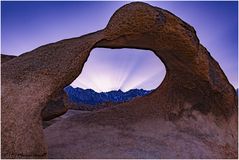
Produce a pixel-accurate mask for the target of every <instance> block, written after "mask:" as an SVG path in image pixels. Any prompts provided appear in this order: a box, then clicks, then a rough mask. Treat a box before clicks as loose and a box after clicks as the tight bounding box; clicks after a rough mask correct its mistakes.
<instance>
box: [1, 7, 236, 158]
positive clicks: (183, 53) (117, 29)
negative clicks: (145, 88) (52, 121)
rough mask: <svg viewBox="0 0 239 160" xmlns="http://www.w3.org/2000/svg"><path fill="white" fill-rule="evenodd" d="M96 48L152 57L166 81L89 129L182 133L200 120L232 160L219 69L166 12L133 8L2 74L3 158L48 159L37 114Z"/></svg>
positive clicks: (232, 99) (229, 118)
mask: <svg viewBox="0 0 239 160" xmlns="http://www.w3.org/2000/svg"><path fill="white" fill-rule="evenodd" d="M95 47H106V48H138V49H149V50H152V51H153V52H154V53H155V54H156V55H157V56H158V57H159V58H160V59H161V60H162V62H163V63H164V64H165V66H166V71H167V73H166V77H165V79H164V81H163V82H162V84H161V86H160V87H159V88H158V89H157V90H156V91H155V92H154V93H152V94H151V95H150V96H146V97H144V98H142V99H137V100H135V101H132V102H130V103H128V104H124V105H123V106H118V107H116V108H115V109H111V110H106V111H103V112H100V113H98V114H95V115H94V118H92V119H91V121H93V120H97V118H102V117H111V118H112V116H113V115H115V117H116V118H117V117H120V116H121V118H122V117H123V119H124V120H123V121H125V123H134V122H135V121H137V120H144V119H152V120H156V119H159V118H161V119H162V117H163V120H164V121H179V120H180V119H184V120H185V119H186V120H188V124H187V127H188V128H191V129H195V128H194V127H195V124H196V125H197V127H200V124H199V123H201V122H199V121H198V122H197V121H194V122H191V119H190V117H192V116H194V118H196V119H197V116H204V117H206V118H207V119H206V121H207V122H208V123H207V124H205V125H206V127H205V128H207V127H209V126H210V125H214V124H216V125H217V126H218V128H219V129H218V130H220V131H218V132H220V135H218V136H216V138H212V139H209V140H208V141H212V142H213V143H215V144H216V143H217V142H216V141H217V138H218V139H221V138H222V137H223V138H224V140H223V142H220V146H224V145H227V146H228V147H229V149H228V150H229V151H230V153H232V154H230V155H228V154H224V153H223V154H222V155H221V158H223V157H224V158H225V157H228V156H229V157H235V156H237V154H236V153H237V96H236V92H235V90H234V88H233V87H232V85H231V84H230V83H229V82H228V80H227V78H226V76H225V74H224V73H223V71H222V69H221V68H220V66H219V64H218V63H217V62H216V61H215V60H214V59H213V58H212V57H211V56H210V54H209V52H208V51H207V50H206V49H205V48H204V47H203V46H202V45H201V44H200V42H199V40H198V38H197V36H196V32H195V30H194V29H193V27H191V26H190V25H188V24H187V23H185V22H183V21H182V20H181V19H179V18H178V17H176V16H175V15H173V14H172V13H170V12H168V11H166V10H163V9H160V8H156V7H153V6H150V5H148V4H146V3H139V2H135V3H130V4H127V5H125V6H123V7H121V8H120V9H118V10H117V11H116V12H115V13H114V14H113V16H112V17H111V19H110V21H109V23H108V25H107V26H106V28H104V29H103V30H100V31H97V32H94V33H91V34H87V35H84V36H81V37H78V38H72V39H67V40H62V41H59V42H56V43H52V44H47V45H44V46H41V47H39V48H37V49H34V50H33V51H31V52H27V53H24V54H22V55H20V56H19V57H16V58H14V59H12V60H11V61H8V62H6V63H4V64H3V65H2V66H1V69H2V74H1V75H2V90H1V91H2V97H1V98H2V107H1V110H2V112H1V116H2V157H3V158H36V157H38V158H44V157H46V156H47V149H46V145H45V142H44V136H43V129H42V126H41V110H42V109H43V107H44V104H45V103H46V102H47V101H48V99H50V98H51V97H52V96H54V95H55V94H57V93H58V92H59V91H61V90H62V89H63V88H64V87H65V86H67V85H68V84H70V83H71V82H72V81H73V80H74V79H75V78H76V77H77V76H78V75H79V74H80V72H81V69H82V67H83V65H84V63H85V61H86V60H87V57H88V56H89V53H90V51H91V50H92V49H93V48H95ZM130 106H137V107H130ZM122 110H127V111H126V112H124V111H122ZM194 111H197V112H196V113H197V114H196V115H195V114H194ZM109 115H111V116H109ZM195 116H196V117H195ZM123 121H122V123H123ZM108 123H114V121H111V122H108ZM180 127H181V129H183V128H185V127H186V126H184V125H182V126H180ZM188 132H190V131H188ZM202 132H203V133H207V132H209V131H207V130H203V131H202ZM210 132H211V131H210ZM215 132H216V131H215ZM228 135H232V136H228ZM219 157H220V156H219ZM181 158H182V157H181Z"/></svg>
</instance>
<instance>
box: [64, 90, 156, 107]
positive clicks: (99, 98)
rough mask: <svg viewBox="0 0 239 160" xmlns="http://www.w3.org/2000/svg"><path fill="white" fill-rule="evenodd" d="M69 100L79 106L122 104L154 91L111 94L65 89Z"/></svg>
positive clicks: (111, 92) (110, 92) (120, 91)
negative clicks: (108, 103) (109, 103)
mask: <svg viewBox="0 0 239 160" xmlns="http://www.w3.org/2000/svg"><path fill="white" fill-rule="evenodd" d="M64 90H65V92H66V93H67V95H68V97H69V100H70V101H72V102H74V103H77V104H87V105H99V104H102V103H107V102H112V103H121V102H126V101H129V100H132V99H133V98H135V97H141V96H145V95H147V94H149V93H151V92H152V90H150V91H148V90H144V89H131V90H129V91H126V92H124V91H122V90H121V89H119V90H112V91H109V92H100V93H98V92H95V91H94V90H93V89H82V88H79V87H77V88H73V87H72V86H67V87H65V89H64Z"/></svg>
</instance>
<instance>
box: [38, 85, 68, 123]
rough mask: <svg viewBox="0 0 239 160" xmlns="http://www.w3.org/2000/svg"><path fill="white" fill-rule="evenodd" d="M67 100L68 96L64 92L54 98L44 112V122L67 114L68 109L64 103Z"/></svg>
mask: <svg viewBox="0 0 239 160" xmlns="http://www.w3.org/2000/svg"><path fill="white" fill-rule="evenodd" d="M65 100H67V95H66V93H65V92H64V90H62V91H61V92H60V93H59V94H58V95H57V96H55V97H54V98H52V99H50V100H49V101H48V102H47V104H46V105H45V108H44V109H43V110H42V113H41V115H42V120H43V121H49V120H51V119H53V118H56V117H59V116H61V115H63V114H64V113H66V112H67V110H68V108H67V105H65V103H64V101H65Z"/></svg>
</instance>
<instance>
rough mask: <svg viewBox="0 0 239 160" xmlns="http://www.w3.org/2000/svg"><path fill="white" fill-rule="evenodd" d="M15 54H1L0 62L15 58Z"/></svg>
mask: <svg viewBox="0 0 239 160" xmlns="http://www.w3.org/2000/svg"><path fill="white" fill-rule="evenodd" d="M15 57H16V56H13V55H6V54H1V64H2V63H5V62H7V61H9V60H11V59H13V58H15Z"/></svg>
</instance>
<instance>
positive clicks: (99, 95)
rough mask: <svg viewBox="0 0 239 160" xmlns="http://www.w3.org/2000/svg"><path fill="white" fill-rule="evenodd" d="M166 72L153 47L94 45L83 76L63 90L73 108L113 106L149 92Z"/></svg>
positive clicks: (81, 74)
mask: <svg viewBox="0 0 239 160" xmlns="http://www.w3.org/2000/svg"><path fill="white" fill-rule="evenodd" d="M165 74H166V69H165V66H164V64H163V63H162V61H161V60H160V58H159V57H158V56H157V55H156V54H155V53H153V52H152V51H150V50H143V49H132V48H121V49H109V48H94V49H92V50H91V53H90V55H89V57H88V59H87V61H86V62H85V64H84V66H83V69H82V71H81V73H80V75H79V76H78V77H77V78H76V79H75V80H74V81H73V82H72V83H71V84H70V85H69V86H67V87H65V88H64V90H65V92H66V93H67V95H68V100H69V101H70V102H71V105H72V102H73V104H74V106H75V107H74V108H79V105H81V107H80V108H81V109H82V105H87V106H88V105H102V104H103V105H106V104H110V105H113V104H117V103H122V102H126V101H130V100H132V99H134V98H136V97H142V96H145V95H148V94H149V93H151V92H153V91H154V90H155V89H156V88H158V87H159V85H160V84H161V83H162V81H163V79H164V77H165ZM76 105H78V107H76ZM106 106H108V105H106Z"/></svg>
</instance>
